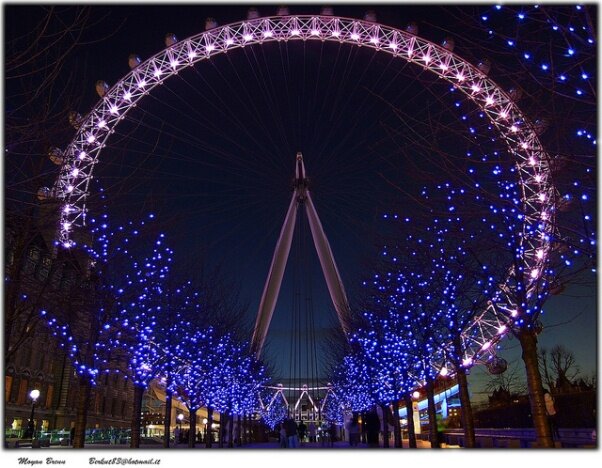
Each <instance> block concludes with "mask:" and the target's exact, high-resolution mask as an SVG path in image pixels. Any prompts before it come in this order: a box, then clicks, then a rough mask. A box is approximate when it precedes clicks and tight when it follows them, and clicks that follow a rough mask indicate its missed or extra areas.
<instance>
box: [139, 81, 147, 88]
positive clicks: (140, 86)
mask: <svg viewBox="0 0 602 468" xmlns="http://www.w3.org/2000/svg"><path fill="white" fill-rule="evenodd" d="M145 86H146V81H144V80H142V81H140V82H139V83H138V87H139V88H144V87H145Z"/></svg>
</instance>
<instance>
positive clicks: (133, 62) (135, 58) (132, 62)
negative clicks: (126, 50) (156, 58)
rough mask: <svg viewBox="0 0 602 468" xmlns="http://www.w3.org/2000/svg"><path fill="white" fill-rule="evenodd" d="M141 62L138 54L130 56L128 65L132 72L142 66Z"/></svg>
mask: <svg viewBox="0 0 602 468" xmlns="http://www.w3.org/2000/svg"><path fill="white" fill-rule="evenodd" d="M140 62H142V60H140V57H139V56H138V55H136V54H130V56H129V57H128V65H129V66H130V69H132V70H133V69H134V68H136V67H137V66H138V65H140Z"/></svg>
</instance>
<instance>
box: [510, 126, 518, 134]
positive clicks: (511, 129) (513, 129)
mask: <svg viewBox="0 0 602 468" xmlns="http://www.w3.org/2000/svg"><path fill="white" fill-rule="evenodd" d="M510 131H511V132H512V133H516V132H518V127H517V126H516V125H512V127H510Z"/></svg>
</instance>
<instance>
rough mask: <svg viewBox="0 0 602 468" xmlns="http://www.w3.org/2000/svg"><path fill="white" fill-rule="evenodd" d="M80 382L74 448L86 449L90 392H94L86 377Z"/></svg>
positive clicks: (80, 379) (79, 380) (82, 377)
mask: <svg viewBox="0 0 602 468" xmlns="http://www.w3.org/2000/svg"><path fill="white" fill-rule="evenodd" d="M78 382H79V392H78V395H77V406H76V413H75V433H74V435H73V448H84V445H85V443H86V422H87V420H88V406H89V404H90V392H91V390H92V384H91V383H90V381H89V380H88V379H87V378H86V377H84V376H80V377H79V379H78Z"/></svg>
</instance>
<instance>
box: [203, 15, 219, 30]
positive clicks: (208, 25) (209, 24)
mask: <svg viewBox="0 0 602 468" xmlns="http://www.w3.org/2000/svg"><path fill="white" fill-rule="evenodd" d="M214 28H217V21H215V18H211V17H209V18H207V19H206V20H205V31H209V30H210V29H214Z"/></svg>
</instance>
